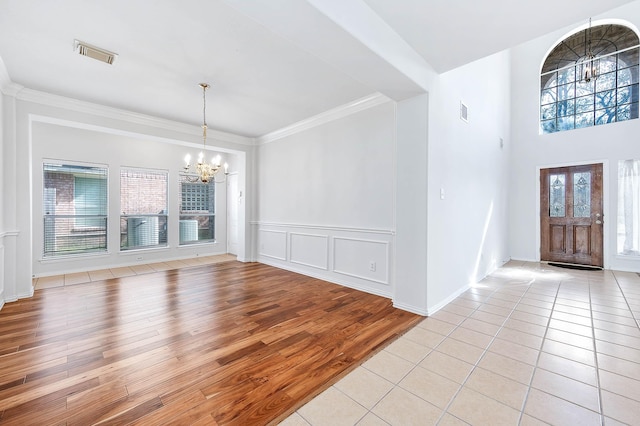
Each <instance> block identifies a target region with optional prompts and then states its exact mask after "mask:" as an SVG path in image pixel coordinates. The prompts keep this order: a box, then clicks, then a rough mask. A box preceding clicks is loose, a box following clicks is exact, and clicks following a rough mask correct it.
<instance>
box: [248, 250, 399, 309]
mask: <svg viewBox="0 0 640 426" xmlns="http://www.w3.org/2000/svg"><path fill="white" fill-rule="evenodd" d="M258 262H260V263H264V264H265V265H269V266H273V267H275V268H279V269H284V270H285V271H291V272H296V273H298V274H302V275H306V276H308V277H311V278H316V279H319V280H322V281H327V282H329V283H332V284H337V285H341V286H343V287H347V288H352V289H354V290H358V291H361V292H363V293H368V294H374V295H376V296H380V297H384V298H386V299H391V292H385V291H379V289H375V288H371V287H364V286H359V285H357V284H355V283H354V282H353V281H346V280H341V279H339V277H336V276H331V277H327V276H326V275H322V274H316V273H313V271H309V270H307V269H302V268H296V267H294V266H292V265H291V263H286V264H281V263H277V262H271V261H269V259H259V260H258ZM369 281H370V280H369Z"/></svg>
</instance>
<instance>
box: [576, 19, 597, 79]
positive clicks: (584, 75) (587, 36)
mask: <svg viewBox="0 0 640 426" xmlns="http://www.w3.org/2000/svg"><path fill="white" fill-rule="evenodd" d="M578 61H579V62H580V80H581V81H583V82H584V83H589V82H590V81H591V80H595V79H596V78H598V73H599V71H600V59H598V58H596V56H595V55H594V54H593V50H592V47H591V18H589V28H588V29H585V30H584V56H583V57H582V58H580V59H578Z"/></svg>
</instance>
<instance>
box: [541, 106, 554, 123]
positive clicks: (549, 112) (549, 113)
mask: <svg viewBox="0 0 640 426" xmlns="http://www.w3.org/2000/svg"><path fill="white" fill-rule="evenodd" d="M555 116H556V104H550V105H543V106H542V107H541V108H540V118H541V119H543V120H548V119H550V118H554V117H555Z"/></svg>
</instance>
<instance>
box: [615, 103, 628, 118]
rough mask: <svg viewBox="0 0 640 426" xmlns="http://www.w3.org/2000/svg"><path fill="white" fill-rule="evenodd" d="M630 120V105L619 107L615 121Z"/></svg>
mask: <svg viewBox="0 0 640 426" xmlns="http://www.w3.org/2000/svg"><path fill="white" fill-rule="evenodd" d="M629 119H631V105H630V104H627V105H620V106H619V107H618V109H617V112H616V121H626V120H629Z"/></svg>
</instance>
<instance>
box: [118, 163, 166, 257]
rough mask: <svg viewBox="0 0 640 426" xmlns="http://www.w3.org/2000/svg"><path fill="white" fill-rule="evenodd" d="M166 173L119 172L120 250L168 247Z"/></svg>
mask: <svg viewBox="0 0 640 426" xmlns="http://www.w3.org/2000/svg"><path fill="white" fill-rule="evenodd" d="M167 182H168V173H167V172H166V171H154V170H141V169H126V168H123V169H121V170H120V211H121V215H120V249H121V250H132V249H142V248H151V247H165V246H166V245H167Z"/></svg>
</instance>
